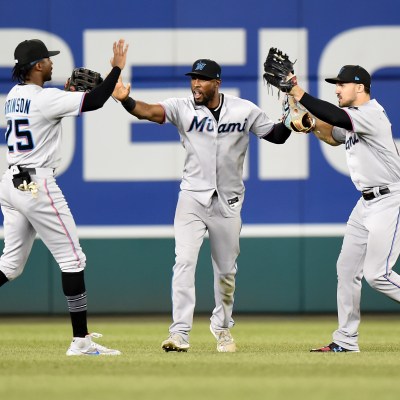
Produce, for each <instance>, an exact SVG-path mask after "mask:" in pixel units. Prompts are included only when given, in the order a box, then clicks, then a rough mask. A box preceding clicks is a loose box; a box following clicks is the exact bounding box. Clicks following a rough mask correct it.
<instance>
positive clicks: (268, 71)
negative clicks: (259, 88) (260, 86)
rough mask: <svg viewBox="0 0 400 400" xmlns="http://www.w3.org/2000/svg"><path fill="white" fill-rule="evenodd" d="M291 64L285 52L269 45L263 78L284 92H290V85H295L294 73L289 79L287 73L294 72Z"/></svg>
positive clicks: (268, 83)
mask: <svg viewBox="0 0 400 400" xmlns="http://www.w3.org/2000/svg"><path fill="white" fill-rule="evenodd" d="M293 64H294V62H292V61H290V60H289V56H288V55H287V54H283V53H282V51H281V50H278V49H277V48H275V47H271V48H270V49H269V52H268V55H267V59H266V60H265V62H264V74H263V78H264V79H265V80H266V81H267V85H268V86H270V85H271V86H275V87H276V88H278V89H279V90H281V91H282V92H285V93H287V92H290V91H291V89H292V87H293V86H295V85H297V79H296V76H295V75H294V76H292V77H291V78H290V79H289V75H290V74H294V69H293Z"/></svg>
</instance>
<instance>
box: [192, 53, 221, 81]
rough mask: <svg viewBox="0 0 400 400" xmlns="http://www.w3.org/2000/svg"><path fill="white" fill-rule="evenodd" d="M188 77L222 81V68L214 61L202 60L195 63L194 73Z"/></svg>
mask: <svg viewBox="0 0 400 400" xmlns="http://www.w3.org/2000/svg"><path fill="white" fill-rule="evenodd" d="M185 75H188V76H201V77H203V78H208V79H221V67H220V66H219V65H218V63H216V62H215V61H213V60H209V59H208V58H202V59H200V60H196V61H195V62H194V63H193V66H192V71H191V72H188V73H187V74H185Z"/></svg>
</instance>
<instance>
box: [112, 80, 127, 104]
mask: <svg viewBox="0 0 400 400" xmlns="http://www.w3.org/2000/svg"><path fill="white" fill-rule="evenodd" d="M130 92H131V84H130V83H127V84H126V86H125V85H124V83H123V82H122V78H121V75H120V76H119V78H118V82H117V84H116V85H115V88H114V91H113V94H112V97H114V99H116V100H119V101H124V100H125V99H127V98H128V96H129V93H130Z"/></svg>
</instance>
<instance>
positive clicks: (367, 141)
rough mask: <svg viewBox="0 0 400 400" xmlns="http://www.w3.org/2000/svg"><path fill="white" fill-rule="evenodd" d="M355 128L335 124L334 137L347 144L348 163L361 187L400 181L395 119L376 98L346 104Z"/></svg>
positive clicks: (353, 177)
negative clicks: (353, 105) (348, 129)
mask: <svg viewBox="0 0 400 400" xmlns="http://www.w3.org/2000/svg"><path fill="white" fill-rule="evenodd" d="M343 110H345V111H346V112H347V113H348V115H349V116H350V118H351V121H352V124H353V129H352V130H351V131H346V130H345V129H342V128H338V127H335V128H334V129H333V137H334V138H335V140H337V141H338V142H341V143H345V145H346V156H347V165H348V167H349V171H350V176H351V179H352V181H353V182H354V185H355V186H356V188H357V189H358V190H360V191H363V190H366V189H369V188H373V187H375V186H385V185H390V184H392V183H397V182H399V181H400V157H399V154H398V152H397V148H396V145H395V143H394V141H393V136H392V128H391V123H390V121H389V119H388V117H387V115H386V113H385V110H384V109H383V107H382V106H381V105H380V104H379V103H378V102H377V101H376V100H370V101H369V102H367V103H365V104H363V105H361V106H358V107H345V108H343Z"/></svg>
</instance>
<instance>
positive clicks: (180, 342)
mask: <svg viewBox="0 0 400 400" xmlns="http://www.w3.org/2000/svg"><path fill="white" fill-rule="evenodd" d="M189 347H190V345H189V343H188V342H187V341H186V340H185V339H184V338H183V337H182V336H181V335H179V334H178V333H171V334H170V335H169V337H168V339H166V340H164V341H163V342H162V343H161V348H162V349H163V350H164V351H166V352H168V351H179V352H181V351H188V350H189Z"/></svg>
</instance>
